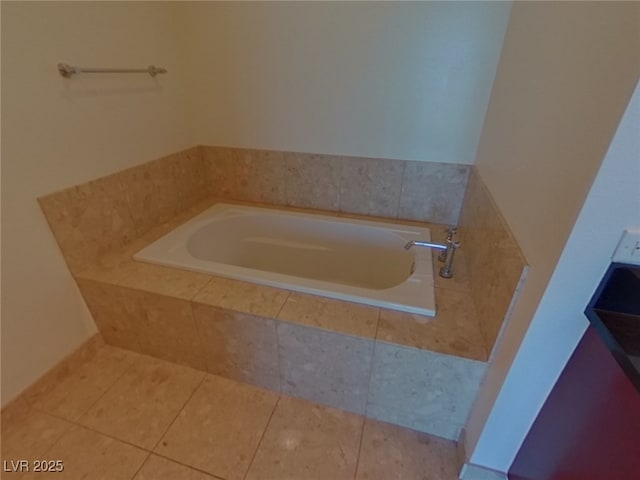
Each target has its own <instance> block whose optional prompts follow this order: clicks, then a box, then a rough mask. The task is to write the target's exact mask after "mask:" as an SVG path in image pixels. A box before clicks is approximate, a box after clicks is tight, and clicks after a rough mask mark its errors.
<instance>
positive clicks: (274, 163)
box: [201, 146, 469, 224]
mask: <svg viewBox="0 0 640 480" xmlns="http://www.w3.org/2000/svg"><path fill="white" fill-rule="evenodd" d="M201 149H202V151H203V157H204V158H205V161H206V162H207V163H208V165H209V172H210V178H211V180H210V184H211V187H212V191H211V193H212V194H213V195H214V196H216V197H218V198H230V199H236V200H244V201H251V202H262V203H268V204H274V205H287V206H289V207H303V208H312V209H315V210H324V211H333V212H338V211H339V212H344V213H347V214H349V213H351V214H365V215H371V216H380V217H386V218H393V219H396V218H402V219H406V220H419V221H431V222H435V223H446V224H455V223H457V220H458V216H459V213H460V207H461V205H462V199H463V197H464V190H465V186H466V182H467V176H468V173H469V166H468V165H463V164H451V163H434V162H418V161H405V160H393V159H381V158H363V157H351V156H337V155H321V154H314V153H301V152H280V151H268V150H251V149H241V148H228V147H215V146H203V147H201ZM245 184H246V185H245Z"/></svg>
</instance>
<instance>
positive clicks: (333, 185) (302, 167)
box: [284, 152, 343, 211]
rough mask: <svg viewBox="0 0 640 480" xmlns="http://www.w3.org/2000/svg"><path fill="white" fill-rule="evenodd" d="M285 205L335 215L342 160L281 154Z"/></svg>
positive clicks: (310, 155)
mask: <svg viewBox="0 0 640 480" xmlns="http://www.w3.org/2000/svg"><path fill="white" fill-rule="evenodd" d="M284 159H285V162H286V170H285V182H286V189H287V205H290V206H292V207H305V208H314V209H317V210H331V211H338V210H339V209H340V177H341V174H342V162H343V160H342V157H336V156H332V155H315V154H307V153H293V152H286V153H284Z"/></svg>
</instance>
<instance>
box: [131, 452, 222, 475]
mask: <svg viewBox="0 0 640 480" xmlns="http://www.w3.org/2000/svg"><path fill="white" fill-rule="evenodd" d="M214 479H215V477H212V476H211V475H207V474H206V473H202V472H199V471H197V470H194V469H192V468H189V467H185V466H184V465H180V464H178V463H175V462H172V461H171V460H167V459H166V458H162V457H158V456H157V455H150V456H149V458H147V461H146V462H144V465H143V466H142V468H141V469H140V471H139V472H138V474H137V475H136V476H135V477H133V480H214Z"/></svg>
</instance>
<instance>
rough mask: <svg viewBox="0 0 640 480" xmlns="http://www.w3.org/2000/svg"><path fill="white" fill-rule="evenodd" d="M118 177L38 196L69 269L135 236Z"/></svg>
mask: <svg viewBox="0 0 640 480" xmlns="http://www.w3.org/2000/svg"><path fill="white" fill-rule="evenodd" d="M120 179H121V174H119V173H117V174H114V175H109V176H107V177H102V178H100V179H98V180H94V181H91V182H87V183H84V184H82V185H78V186H76V187H71V188H68V189H66V190H63V191H61V192H56V193H53V194H51V195H47V196H44V197H41V198H39V199H38V201H39V202H40V207H41V208H42V210H43V212H44V214H45V217H46V218H47V221H48V222H49V226H50V227H51V230H52V231H53V234H54V236H55V237H56V240H57V242H58V245H59V246H60V250H61V251H62V253H63V255H64V257H65V259H66V261H67V265H68V266H69V269H70V270H71V271H72V272H74V273H75V272H76V271H78V270H79V269H80V268H82V267H83V266H84V265H86V264H88V263H89V262H92V261H95V260H96V259H97V258H98V257H99V256H101V255H104V254H106V253H108V252H110V251H113V250H117V249H119V248H122V247H123V246H125V245H126V244H127V243H129V242H130V241H131V240H133V239H134V238H135V237H136V235H137V233H136V226H135V223H134V222H133V218H132V217H131V213H130V211H129V207H128V205H127V201H126V199H125V197H124V195H123V191H122V183H121V181H120Z"/></svg>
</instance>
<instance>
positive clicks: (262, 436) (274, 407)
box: [242, 394, 282, 480]
mask: <svg viewBox="0 0 640 480" xmlns="http://www.w3.org/2000/svg"><path fill="white" fill-rule="evenodd" d="M281 398H282V394H280V395H278V400H276V403H275V405H274V406H273V409H272V410H271V415H269V420H267V423H266V425H265V426H264V430H263V431H262V435H261V436H260V441H259V442H258V445H256V449H255V451H254V452H253V456H252V457H251V461H250V462H249V466H248V467H247V471H246V472H245V473H244V475H243V477H242V478H243V480H246V478H247V475H249V470H251V466H252V465H253V462H254V460H255V459H256V456H257V455H258V450H260V446H261V445H262V440H264V437H265V435H266V434H267V430H268V428H269V425H270V424H271V419H272V418H273V415H274V413H275V412H276V408H278V405H279V404H280V399H281Z"/></svg>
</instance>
